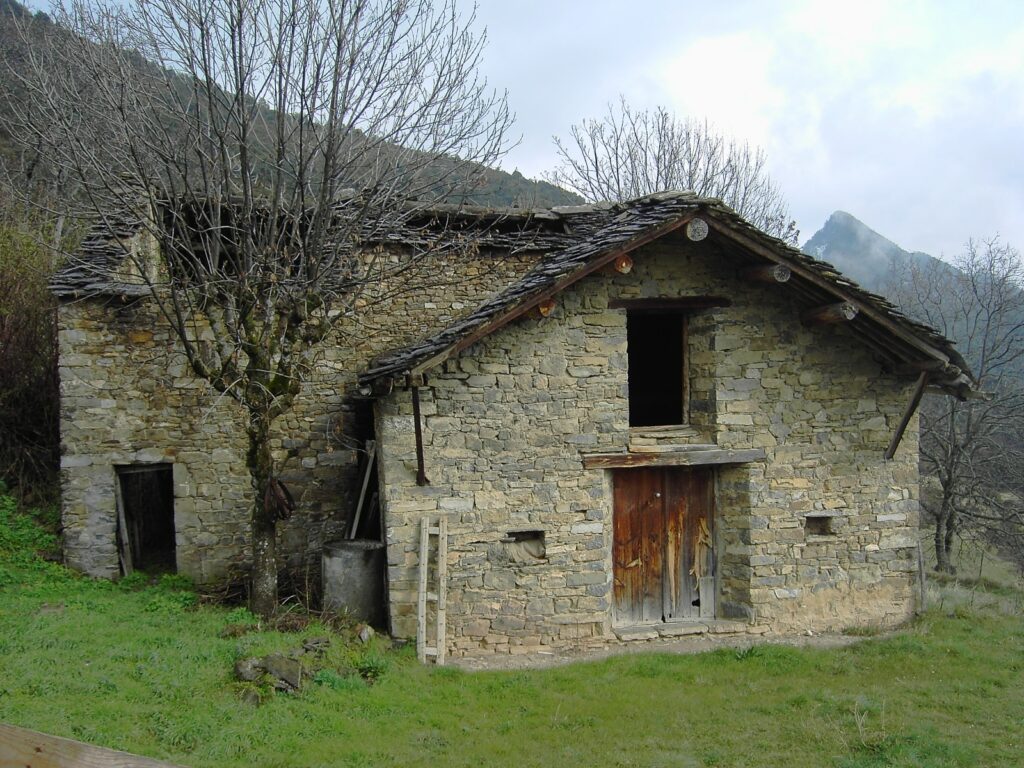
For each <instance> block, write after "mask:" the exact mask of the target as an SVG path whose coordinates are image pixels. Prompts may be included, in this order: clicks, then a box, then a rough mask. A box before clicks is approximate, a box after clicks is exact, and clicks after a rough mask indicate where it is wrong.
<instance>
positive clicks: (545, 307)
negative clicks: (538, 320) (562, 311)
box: [537, 299, 557, 317]
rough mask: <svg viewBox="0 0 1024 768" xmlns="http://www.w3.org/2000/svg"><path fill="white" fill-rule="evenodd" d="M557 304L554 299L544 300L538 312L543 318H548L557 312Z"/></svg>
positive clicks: (538, 307) (538, 306)
mask: <svg viewBox="0 0 1024 768" xmlns="http://www.w3.org/2000/svg"><path fill="white" fill-rule="evenodd" d="M556 304H557V302H556V301H555V300H554V299H544V301H542V302H541V303H540V304H538V305H537V311H538V312H539V313H540V316H541V317H548V316H549V315H550V314H551V313H552V312H554V311H555V306H556Z"/></svg>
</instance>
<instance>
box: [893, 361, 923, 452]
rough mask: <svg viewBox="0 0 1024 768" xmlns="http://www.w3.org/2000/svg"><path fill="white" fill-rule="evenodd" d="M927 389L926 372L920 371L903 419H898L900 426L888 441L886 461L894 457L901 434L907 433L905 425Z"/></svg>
mask: <svg viewBox="0 0 1024 768" xmlns="http://www.w3.org/2000/svg"><path fill="white" fill-rule="evenodd" d="M927 387H928V371H921V375H920V376H919V377H918V378H917V386H916V387H914V394H913V395H912V396H911V398H910V402H909V403H908V404H907V410H906V411H904V413H903V418H902V419H900V425H899V426H898V427H896V433H895V434H894V435H893V436H892V440H891V441H889V447H888V448H886V449H885V460H886V461H890V460H891V459H892V457H893V456H895V455H896V449H897V448H899V447H900V442H901V441H902V440H903V433H904V432H906V431H907V425H908V424H910V420H911V419H912V418H913V417H914V412H915V411H916V410H917V407H918V406H919V405H920V404H921V397H922V396H923V395H924V391H925V389H926V388H927Z"/></svg>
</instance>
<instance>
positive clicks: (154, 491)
mask: <svg viewBox="0 0 1024 768" xmlns="http://www.w3.org/2000/svg"><path fill="white" fill-rule="evenodd" d="M116 490H117V540H118V550H119V553H120V557H121V572H122V573H123V574H125V575H127V574H129V573H131V572H132V571H135V570H142V571H149V572H163V573H166V572H171V573H173V572H175V571H176V570H177V550H176V547H175V531H174V478H173V473H172V470H171V465H170V464H146V465H132V466H126V467H117V486H116Z"/></svg>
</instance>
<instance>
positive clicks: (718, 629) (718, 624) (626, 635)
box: [612, 619, 768, 642]
mask: <svg viewBox="0 0 1024 768" xmlns="http://www.w3.org/2000/svg"><path fill="white" fill-rule="evenodd" d="M767 629H768V628H767V627H762V626H758V627H750V626H748V625H747V624H746V622H743V621H734V620H731V619H684V620H680V621H670V622H666V623H664V624H641V625H638V626H633V627H616V628H614V629H613V630H612V631H613V632H614V633H615V636H616V637H617V638H619V640H621V641H623V642H628V641H630V640H655V639H657V638H659V637H685V636H687V635H745V634H749V633H753V634H762V633H764V632H765V631H767Z"/></svg>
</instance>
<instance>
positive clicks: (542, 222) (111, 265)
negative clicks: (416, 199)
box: [50, 203, 594, 300]
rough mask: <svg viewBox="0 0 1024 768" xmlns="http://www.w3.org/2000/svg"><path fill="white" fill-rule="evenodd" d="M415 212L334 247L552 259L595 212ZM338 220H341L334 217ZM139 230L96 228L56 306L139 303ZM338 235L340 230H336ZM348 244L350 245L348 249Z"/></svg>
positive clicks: (132, 220) (115, 225) (124, 223)
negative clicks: (134, 269) (135, 267)
mask: <svg viewBox="0 0 1024 768" xmlns="http://www.w3.org/2000/svg"><path fill="white" fill-rule="evenodd" d="M411 206H415V207H414V208H412V212H411V213H410V212H408V211H406V212H403V213H400V214H398V215H396V216H394V217H392V220H391V221H381V220H379V219H373V220H369V219H368V220H366V221H362V222H361V223H360V225H359V226H358V227H357V228H356V231H355V232H352V231H344V234H343V235H342V233H341V232H339V236H338V238H339V239H338V240H337V241H336V242H333V243H331V244H330V245H331V247H334V248H338V249H342V250H346V251H351V250H352V249H353V242H354V241H357V242H359V243H360V244H361V245H363V246H367V245H382V246H389V245H390V246H396V247H402V248H414V249H420V250H428V249H437V248H446V247H455V248H457V247H458V245H459V243H460V242H461V241H471V242H472V244H473V245H474V246H475V247H477V248H480V249H491V250H492V251H495V252H500V253H504V254H509V255H513V254H517V253H524V252H545V253H547V252H552V251H558V250H561V249H563V248H565V247H567V246H569V245H571V244H572V243H574V242H576V241H577V240H578V239H579V238H580V237H581V236H584V235H585V234H586V233H587V232H589V229H590V226H591V224H592V223H593V220H594V216H593V215H592V212H589V211H588V212H584V213H582V214H580V215H579V216H575V217H573V219H574V227H575V228H574V229H573V230H571V231H570V230H568V229H567V227H566V221H567V218H566V217H565V216H562V215H558V214H555V213H552V212H551V211H546V210H539V211H535V210H527V209H521V208H473V207H466V206H458V205H451V204H443V203H438V204H430V205H427V206H423V205H417V204H415V203H413V204H411ZM339 215H343V214H339ZM143 227H144V223H143V221H142V220H141V219H140V217H139V216H137V215H133V214H131V213H129V212H127V211H124V210H122V211H117V212H114V213H112V214H110V215H107V216H105V217H104V218H103V220H101V221H99V222H97V223H96V224H95V225H94V226H93V227H92V229H91V230H90V231H89V233H88V234H87V235H86V237H85V239H84V240H83V241H82V243H81V245H80V246H79V248H78V250H77V251H76V252H75V253H74V254H72V255H71V257H70V258H69V259H68V262H67V264H66V265H65V266H64V267H63V268H62V269H60V270H58V272H57V273H56V274H55V275H54V276H53V277H52V278H51V280H50V290H51V291H53V293H54V294H55V295H56V296H57V297H58V298H61V299H64V300H71V299H80V298H94V297H111V296H114V297H121V298H126V299H128V298H137V297H141V296H145V295H147V294H148V293H149V291H150V289H149V287H148V286H146V285H144V284H137V283H126V282H123V281H121V280H118V279H117V274H116V273H117V271H118V269H119V268H120V267H121V266H122V264H123V262H124V260H125V258H126V256H127V255H128V251H127V250H126V247H127V245H128V243H129V242H130V240H131V238H132V237H134V236H135V235H137V234H139V233H140V232H141V231H142V229H143ZM339 229H341V228H340V227H339ZM346 238H348V242H345V240H346Z"/></svg>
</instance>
